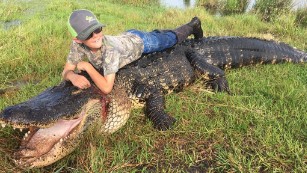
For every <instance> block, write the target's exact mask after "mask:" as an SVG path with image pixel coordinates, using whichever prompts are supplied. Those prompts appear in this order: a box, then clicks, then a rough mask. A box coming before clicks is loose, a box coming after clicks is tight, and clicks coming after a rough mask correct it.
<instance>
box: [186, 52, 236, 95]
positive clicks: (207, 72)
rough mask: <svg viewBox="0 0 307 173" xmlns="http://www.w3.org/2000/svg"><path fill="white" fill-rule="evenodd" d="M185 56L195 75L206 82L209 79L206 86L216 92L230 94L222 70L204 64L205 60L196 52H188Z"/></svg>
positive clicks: (206, 63)
mask: <svg viewBox="0 0 307 173" xmlns="http://www.w3.org/2000/svg"><path fill="white" fill-rule="evenodd" d="M185 54H186V57H187V59H188V60H189V62H190V63H191V65H192V67H193V68H194V69H195V71H196V73H197V74H198V75H200V76H202V77H203V78H205V79H207V80H208V79H209V82H208V85H209V86H211V88H212V89H214V90H215V91H217V92H224V91H226V92H227V93H228V94H230V89H229V86H228V82H227V80H226V77H225V72H224V71H223V70H222V69H220V68H218V67H216V66H214V65H212V64H209V63H208V62H206V60H205V58H204V57H202V56H201V55H200V54H198V53H197V52H194V51H191V50H189V51H187V52H186V53H185Z"/></svg>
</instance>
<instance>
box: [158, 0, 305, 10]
mask: <svg viewBox="0 0 307 173" xmlns="http://www.w3.org/2000/svg"><path fill="white" fill-rule="evenodd" d="M196 1H197V0H160V4H161V5H163V6H165V7H170V8H180V9H186V8H193V7H195V6H196ZM255 2H256V0H250V1H249V4H248V7H247V10H250V9H251V8H252V7H253V5H254V4H255ZM304 7H305V8H306V7H307V0H293V9H294V10H296V9H299V8H304Z"/></svg>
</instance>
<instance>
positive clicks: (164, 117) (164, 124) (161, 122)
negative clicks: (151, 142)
mask: <svg viewBox="0 0 307 173" xmlns="http://www.w3.org/2000/svg"><path fill="white" fill-rule="evenodd" d="M149 119H150V120H151V121H152V123H153V125H154V128H155V129H158V130H162V131H164V130H168V129H170V128H172V127H173V125H174V123H175V122H176V119H175V118H174V117H172V116H169V115H168V114H166V113H162V114H159V115H150V118H149Z"/></svg>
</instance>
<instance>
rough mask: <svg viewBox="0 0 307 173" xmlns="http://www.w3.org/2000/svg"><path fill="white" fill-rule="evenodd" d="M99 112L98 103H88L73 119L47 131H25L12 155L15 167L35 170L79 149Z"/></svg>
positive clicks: (31, 129) (99, 115)
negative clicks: (83, 137)
mask: <svg viewBox="0 0 307 173" xmlns="http://www.w3.org/2000/svg"><path fill="white" fill-rule="evenodd" d="M93 108H94V109H95V111H96V113H94V114H93V113H92V112H93ZM101 108H102V107H101V102H100V100H98V99H94V100H90V101H89V102H88V103H87V104H86V105H84V106H83V107H82V110H81V113H80V114H79V115H78V118H76V119H72V120H63V119H61V120H58V121H57V122H56V123H55V124H53V126H51V127H48V128H38V127H28V129H29V132H27V133H25V137H24V138H23V139H22V140H21V145H20V147H19V149H18V150H17V151H16V152H15V153H14V159H15V160H14V162H15V164H16V165H17V166H19V167H21V168H34V167H36V168H39V167H44V166H47V165H50V164H52V163H54V162H56V161H58V160H59V159H61V158H63V157H65V156H66V155H68V154H69V153H71V152H72V151H73V150H74V149H75V148H76V147H77V146H78V145H79V139H80V138H81V137H82V133H83V132H84V130H86V129H87V127H88V125H89V124H90V123H92V121H97V119H99V118H101ZM95 111H94V112H95Z"/></svg>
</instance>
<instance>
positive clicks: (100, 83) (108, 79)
mask: <svg viewBox="0 0 307 173" xmlns="http://www.w3.org/2000/svg"><path fill="white" fill-rule="evenodd" d="M77 68H78V70H85V71H86V72H87V73H88V74H89V75H90V77H91V79H92V80H93V81H94V83H95V84H96V86H97V87H98V88H99V89H100V90H101V91H102V92H103V93H105V94H109V93H110V92H111V91H112V89H113V85H114V81H115V74H109V75H106V76H102V75H101V74H100V73H99V72H98V71H97V70H96V69H95V68H94V67H93V66H92V65H91V64H90V63H88V62H84V61H82V62H79V63H78V64H77Z"/></svg>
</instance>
